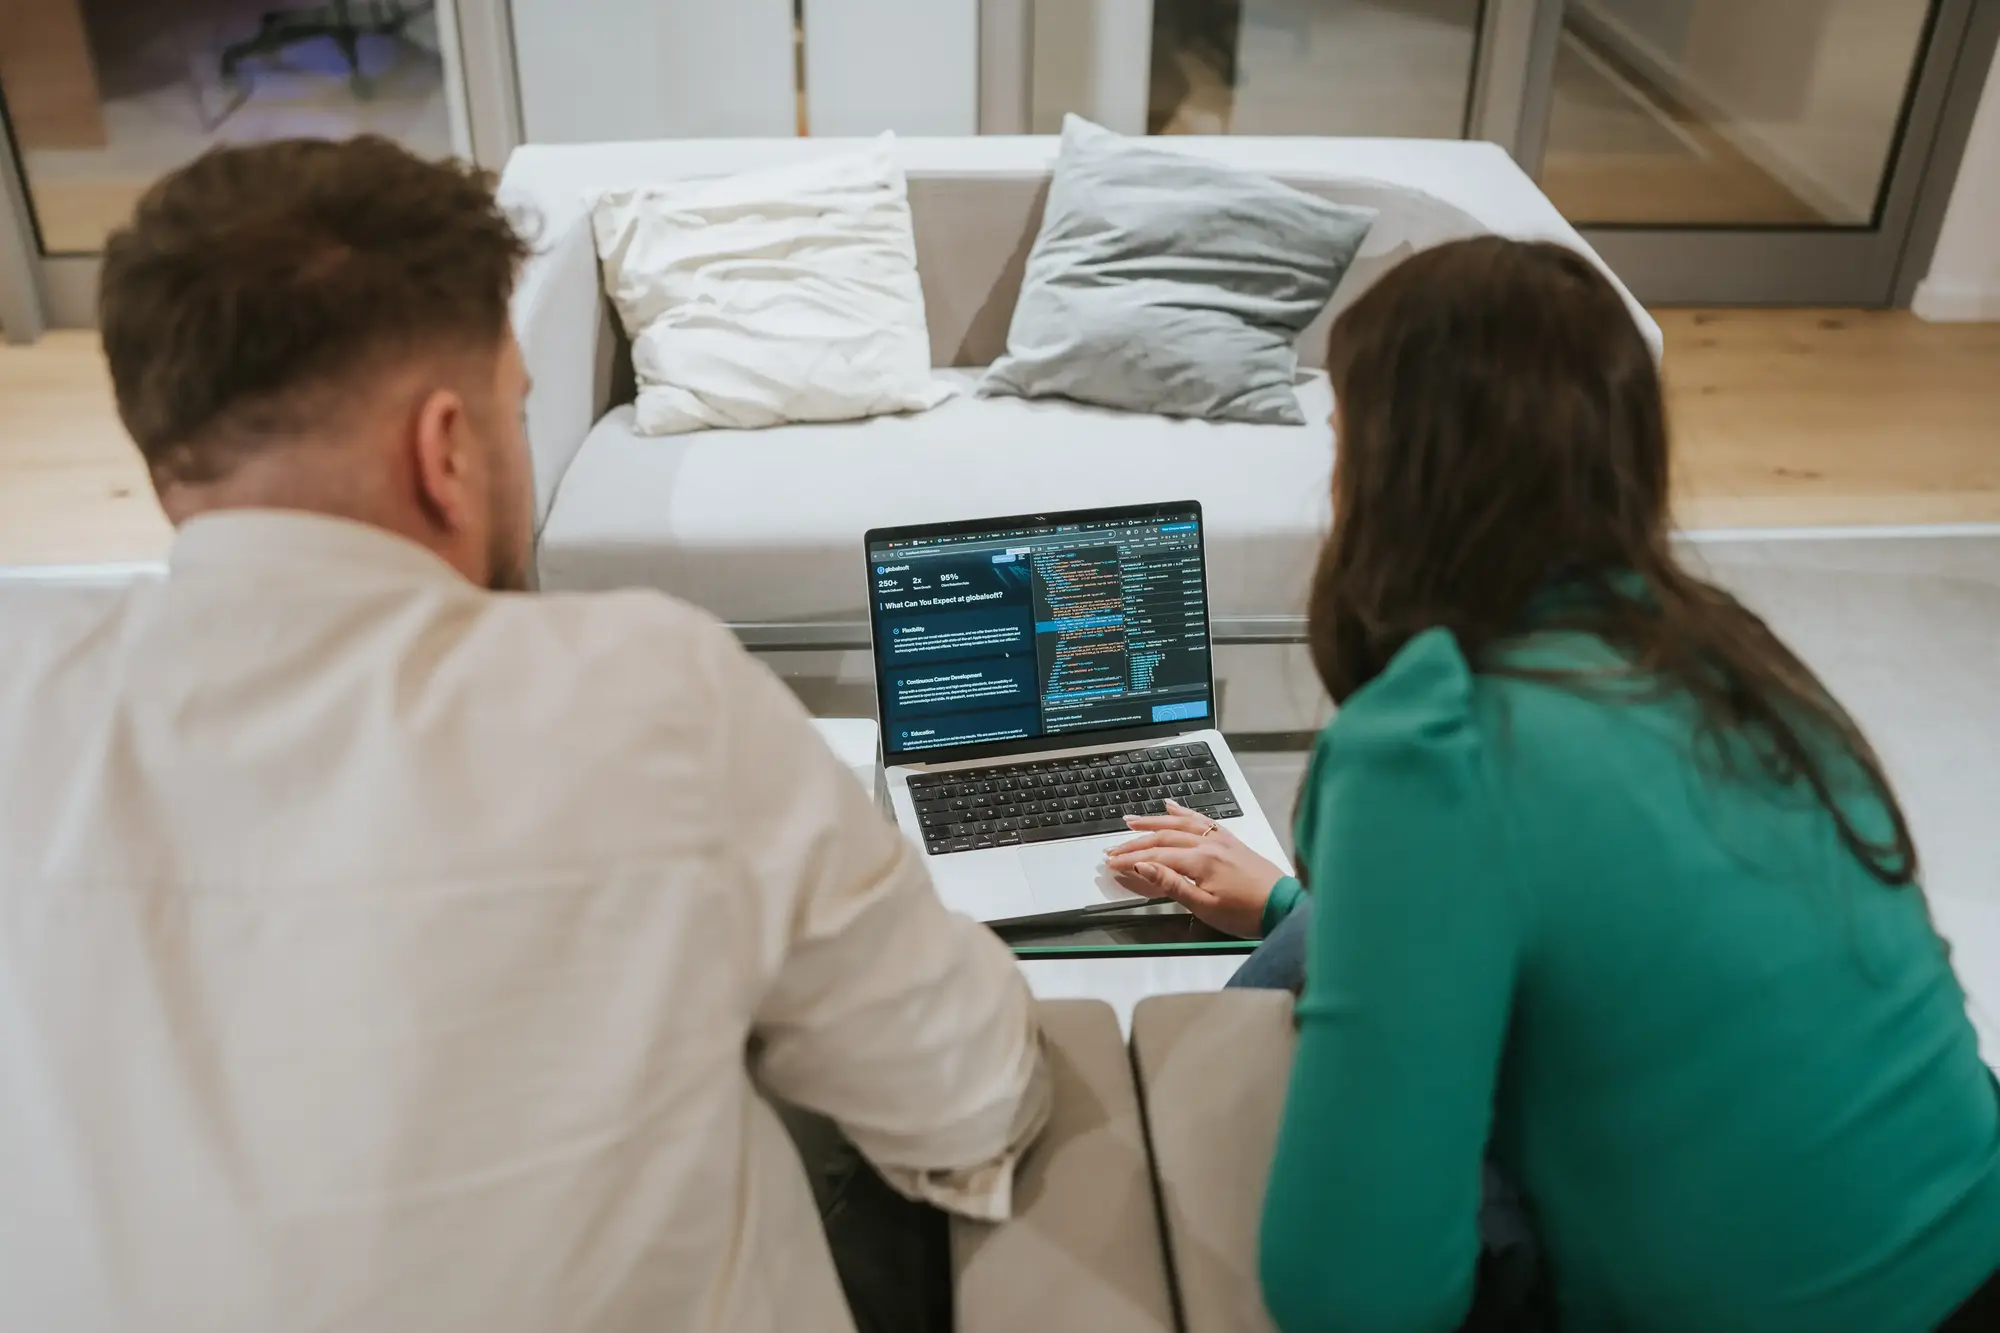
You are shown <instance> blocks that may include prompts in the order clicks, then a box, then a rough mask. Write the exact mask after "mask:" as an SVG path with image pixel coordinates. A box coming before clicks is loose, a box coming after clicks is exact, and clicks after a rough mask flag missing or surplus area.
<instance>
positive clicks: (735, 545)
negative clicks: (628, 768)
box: [538, 370, 1333, 624]
mask: <svg viewBox="0 0 2000 1333" xmlns="http://www.w3.org/2000/svg"><path fill="white" fill-rule="evenodd" d="M979 373H980V372H979V371H977V370H963V371H940V372H939V375H940V377H941V378H943V379H946V380H948V381H950V382H953V383H956V384H957V385H959V386H960V388H961V390H962V392H961V393H960V394H959V395H958V396H957V397H955V398H953V399H952V400H950V401H949V402H947V403H945V404H944V405H943V406H942V407H939V408H936V409H934V410H933V411H930V412H927V413H923V414H921V415H916V416H899V417H876V418H872V419H870V420H866V421H848V422H838V423H832V424H825V425H791V426H777V427H772V428H770V429H767V430H757V431H736V430H711V431H700V432H696V433H695V434H692V435H681V436H670V437H664V438H654V437H647V436H641V435H638V434H636V433H635V432H634V430H633V416H632V406H631V404H629V403H627V404H624V405H622V406H619V407H616V408H614V409H612V411H611V412H610V413H609V414H607V415H606V416H605V417H604V418H603V419H602V420H600V421H599V422H598V423H597V425H596V426H595V427H594V428H593V429H592V430H591V432H590V434H589V436H588V437H587V438H586V439H585V440H584V442H583V445H582V447H581V448H580V449H579V450H578V451H577V455H576V458H575V460H574V461H573V462H572V463H571V464H570V466H569V468H568V470H567V471H566V472H565V473H564V475H563V479H562V484H561V486H560V488H559V489H558V490H557V492H556V496H555V501H554V504H553V505H552V507H551V508H550V511H549V517H548V522H547V523H546V524H545V525H544V526H543V529H542V535H541V545H540V550H539V554H538V566H539V572H540V576H541V584H542V586H543V587H544V588H547V589H551V590H583V589H603V588H623V587H651V588H660V589H664V590H665V591H667V592H671V593H673V594H674V595H676V596H678V597H681V598H683V599H685V600H687V601H689V602H692V603H694V604H695V605H697V606H701V607H704V608H706V609H707V610H708V611H710V612H712V613H713V614H715V615H717V616H719V617H721V618H722V619H724V620H727V621H730V622H732V623H735V624H773V623H777V624H798V623H831V622H843V621H844V622H859V621H865V620H866V619H867V617H868V600H867V597H868V589H867V580H866V579H865V577H864V573H863V564H864V562H863V560H862V555H861V538H862V534H863V533H865V532H866V531H867V530H868V529H870V528H874V527H888V526H891V525H895V524H904V523H927V522H937V521H947V520H951V519H962V518H983V517H998V516H1003V515H1009V514H1027V513H1038V512H1046V511H1049V510H1058V509H1082V508H1088V507H1093V506H1098V505H1116V504H1141V503H1150V502H1156V501H1162V500H1186V499H1195V500H1199V501H1201V503H1202V506H1203V508H1204V511H1205V516H1206V519H1207V525H1208V531H1207V537H1208V557H1209V561H1208V581H1209V597H1210V605H1211V607H1212V608H1213V610H1214V613H1215V614H1216V615H1217V616H1218V617H1241V616H1288V615H1297V614H1299V613H1300V612H1301V610H1302V608H1303V606H1304V600H1305V593H1306V587H1307V583H1308V581H1309V579H1310V577H1311V572H1312V565H1313V560H1314V557H1315V555H1316V553H1317V551H1318V547H1319V543H1320V541H1321V539H1322V537H1323V536H1324V534H1325V531H1326V526H1327V522H1328V515H1329V510H1330V507H1331V501H1330V473H1331V468H1332V463H1333V432H1332V429H1331V427H1330V426H1329V424H1328V418H1329V416H1330V415H1331V413H1332V409H1333V397H1332V391H1331V389H1330V388H1329V387H1328V385H1327V381H1326V377H1325V376H1324V375H1321V374H1315V375H1311V376H1309V377H1304V378H1302V381H1301V383H1300V385H1299V403H1300V406H1301V407H1302V408H1303V409H1304V411H1305V416H1306V424H1305V425H1303V426H1264V425H1250V424H1246V423H1241V422H1209V421H1190V420H1172V419H1168V418H1165V417H1154V416H1142V415H1138V414H1133V413H1122V412H1112V411H1107V410H1104V409H1100V408H1092V407H1084V406H1080V405H1077V404H1072V403H1068V402H1063V401H1060V400H1048V399H1044V400H1039V401H1026V400H1022V399H1016V398H979V397H977V396H975V395H974V393H973V385H974V383H976V381H977V379H978V377H979Z"/></svg>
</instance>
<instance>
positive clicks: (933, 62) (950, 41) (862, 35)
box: [805, 0, 979, 135]
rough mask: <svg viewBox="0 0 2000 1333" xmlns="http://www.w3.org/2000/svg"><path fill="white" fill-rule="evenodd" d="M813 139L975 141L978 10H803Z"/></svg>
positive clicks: (974, 3) (958, 6)
mask: <svg viewBox="0 0 2000 1333" xmlns="http://www.w3.org/2000/svg"><path fill="white" fill-rule="evenodd" d="M805 16H806V22H805V29H806V121H807V125H808V127H809V128H810V131H811V132H812V133H813V134H816V135H820V134H825V135H864V134H880V133H881V132H882V131H883V130H894V131H895V132H896V133H898V134H977V133H978V132H979V0H806V6H805Z"/></svg>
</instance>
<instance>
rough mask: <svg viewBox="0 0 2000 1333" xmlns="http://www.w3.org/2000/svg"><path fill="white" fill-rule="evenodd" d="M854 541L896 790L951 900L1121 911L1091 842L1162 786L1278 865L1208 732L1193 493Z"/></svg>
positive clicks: (984, 910)
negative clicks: (862, 545) (864, 568)
mask: <svg viewBox="0 0 2000 1333" xmlns="http://www.w3.org/2000/svg"><path fill="white" fill-rule="evenodd" d="M866 543H867V554H868V574H869V583H870V586H871V588H872V590H873V595H872V598H871V605H872V614H871V623H872V628H873V633H874V655H875V698H876V708H877V713H878V715H879V717H880V719H881V725H882V750H883V761H884V763H885V765H886V767H887V772H888V782H889V795H890V799H891V801H892V803H893V805H894V808H895V812H896V822H897V823H898V824H899V825H900V826H901V827H902V829H903V830H904V832H905V833H907V834H908V835H909V836H910V838H911V839H912V840H913V841H915V842H916V843H917V844H918V845H919V846H921V847H922V848H923V850H924V855H925V857H926V858H927V859H928V862H929V865H930V871H931V876H932V878H933V879H934V880H935V882H936V884H937V887H938V892H939V894H940V895H941V896H942V897H943V898H944V900H945V902H946V903H947V904H949V905H950V906H952V907H954V908H956V909H957V910H959V911H962V912H965V913H966V914H968V915H970V916H973V917H976V918H977V919H979V920H981V921H989V922H994V923H996V924H998V923H1004V922H1013V921H1021V920H1026V919H1032V918H1038V917H1051V916H1060V915H1065V914H1070V913H1079V912H1093V911H1104V910H1109V909H1112V908H1116V907H1122V906H1136V905H1137V904H1139V903H1142V902H1144V901H1145V897H1144V895H1142V894H1140V893H1137V892H1134V891H1133V890H1132V889H1131V888H1128V887H1126V886H1124V885H1122V884H1120V883H1118V882H1117V881H1115V880H1114V879H1113V878H1112V876H1111V875H1110V873H1109V872H1108V871H1107V870H1106V868H1105V865H1104V851H1105V849H1106V848H1107V847H1109V846H1111V845H1113V844H1114V843H1117V842H1120V841H1122V840H1124V839H1125V838H1128V837H1131V836H1132V834H1131V833H1130V832H1129V831H1128V830H1127V828H1126V825H1125V821H1124V816H1125V815H1127V814H1138V813H1153V812H1158V811H1159V810H1161V809H1162V808H1163V801H1164V799H1165V798H1167V797H1172V798H1173V799H1175V800H1177V801H1179V802H1180V803H1181V804H1182V805H1186V806H1189V807H1192V808H1193V809H1196V810H1199V811H1201V812H1203V813H1204V814H1207V815H1209V816H1210V817H1212V818H1214V819H1216V820H1218V821H1220V822H1221V823H1223V824H1224V825H1226V826H1227V827H1228V828H1229V829H1230V830H1231V831H1232V832H1233V833H1235V834H1236V836H1237V837H1239V838H1241V839H1242V840H1243V841H1244V842H1245V843H1247V844H1249V845H1250V846H1251V847H1253V848H1255V849H1256V850H1257V851H1258V852H1260V853H1262V854H1263V855H1265V856H1267V857H1269V858H1270V859H1271V860H1273V861H1275V862H1277V863H1278V864H1279V865H1281V866H1282V865H1285V864H1286V863H1287V862H1286V858H1285V855H1284V851H1283V849H1282V848H1281V846H1280V845H1279V842H1278V838H1277V835H1276V833H1274V832H1273V831H1272V829H1271V826H1270V823H1269V821H1267V820H1266V819H1265V818H1264V814H1263V811H1261V810H1259V809H1258V808H1257V802H1256V800H1255V798H1254V797H1253V796H1252V795H1251V793H1250V787H1249V784H1248V783H1246V782H1245V781H1244V780H1243V771H1242V769H1241V768H1239V767H1238V766H1237V763H1236V759H1235V757H1234V756H1233V755H1231V754H1230V752H1229V746H1228V744H1227V743H1226V742H1224V740H1223V739H1222V733H1221V732H1219V731H1217V730H1215V712H1216V707H1215V666H1214V662H1213V658H1212V654H1211V652H1210V650H1209V618H1208V580H1207V574H1206V571H1205V568H1204V562H1203V547H1202V518H1201V506H1200V505H1199V504H1197V503H1195V502H1194V501H1192V500H1189V501H1181V502H1175V503H1171V504H1159V505H1143V506H1130V507H1124V508H1117V509H1086V510H1076V511H1072V512H1069V513H1059V514H1032V515H1024V516H1019V517H1014V518H996V519H984V520H976V521H972V522H960V523H937V524H925V525H919V526H914V527H900V528H881V529H876V530H875V531H872V532H870V533H869V534H868V536H867V538H866Z"/></svg>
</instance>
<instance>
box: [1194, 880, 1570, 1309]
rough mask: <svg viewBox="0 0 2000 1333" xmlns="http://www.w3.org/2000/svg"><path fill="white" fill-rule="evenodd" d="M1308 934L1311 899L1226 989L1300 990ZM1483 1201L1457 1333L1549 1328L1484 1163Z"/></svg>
mask: <svg viewBox="0 0 2000 1333" xmlns="http://www.w3.org/2000/svg"><path fill="white" fill-rule="evenodd" d="M1311 935H1312V899H1311V898H1302V899H1300V900H1299V905H1298V906H1297V907H1294V908H1293V909H1292V914H1291V915H1290V916H1288V917H1286V918H1285V919H1284V920H1283V921H1280V922H1279V923H1278V928H1277V929H1276V930H1274V931H1272V932H1271V933H1270V934H1269V935H1267V936H1265V937H1264V942H1263V943H1261V944H1259V945H1258V946H1257V948H1256V951H1255V952H1253V953H1252V954H1251V955H1250V956H1249V957H1248V958H1246V959H1244V960H1243V966H1241V967H1239V968H1237V969H1236V975H1234V976H1232V977H1231V978H1230V979H1229V981H1228V983H1227V985H1228V987H1230V988H1235V989H1247V990H1288V991H1291V992H1292V993H1293V994H1294V995H1296V994H1297V993H1298V992H1299V991H1301V990H1303V989H1304V988H1305V981H1306V940H1307V939H1309V938H1310V937H1311ZM1484 1187H1485V1197H1484V1199H1483V1200H1482V1201H1481V1203H1480V1205H1479V1280H1478V1286H1477V1288H1476V1290H1475V1293H1474V1295H1473V1300H1472V1312H1471V1314H1469V1315H1468V1316H1467V1317H1466V1320H1465V1323H1464V1324H1462V1325H1460V1331H1461V1333H1541V1330H1544V1329H1548V1328H1551V1327H1553V1323H1552V1321H1551V1320H1550V1318H1549V1316H1548V1314H1547V1313H1546V1306H1547V1291H1546V1286H1545V1284H1544V1283H1543V1281H1542V1271H1541V1251H1540V1246H1539V1245H1538V1243H1537V1242H1536V1240H1535V1232H1534V1228H1533V1227H1532V1226H1531V1225H1529V1221H1528V1214H1527V1211H1526V1210H1525V1209H1524V1208H1523V1207H1522V1204H1521V1196H1520V1195H1519V1194H1518V1193H1516V1192H1515V1190H1514V1187H1513V1185H1512V1184H1511V1183H1510V1182H1509V1181H1508V1180H1507V1178H1506V1177H1505V1176H1503V1175H1502V1174H1501V1173H1500V1172H1499V1170H1498V1169H1497V1168H1496V1167H1494V1165H1493V1164H1492V1163H1491V1162H1488V1163H1487V1164H1486V1173H1485V1180H1484Z"/></svg>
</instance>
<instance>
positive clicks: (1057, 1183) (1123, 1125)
mask: <svg viewBox="0 0 2000 1333" xmlns="http://www.w3.org/2000/svg"><path fill="white" fill-rule="evenodd" d="M1036 1012H1037V1016H1038V1017H1039V1018H1040V1020H1041V1024H1042V1035H1043V1040H1044V1042H1045V1043H1046V1049H1047V1051H1048V1058H1049V1069H1050V1073H1051V1075H1052V1078H1053V1092H1054V1102H1053V1109H1052V1111H1051V1113H1050V1116H1049V1123H1048V1127H1047V1128H1046V1129H1045V1130H1043V1131H1042V1136H1041V1138H1040V1139H1038V1140H1036V1143H1035V1146H1034V1147H1033V1148H1031V1149H1030V1150H1029V1151H1028V1154H1027V1156H1026V1157H1025V1158H1023V1160H1022V1162H1021V1165H1020V1168H1019V1172H1018V1174H1017V1176H1016V1177H1015V1183H1014V1217H1013V1220H1011V1221H1009V1222H1006V1223H1003V1224H1001V1225H999V1226H988V1225H985V1224H982V1223H978V1222H968V1221H964V1220H954V1222H953V1223H952V1233H951V1248H952V1266H953V1269H954V1274H955V1277H954V1286H955V1291H956V1304H957V1327H958V1333H1057V1331H1058V1330H1066V1329H1089V1330H1091V1331H1092V1333H1173V1330H1174V1314H1173V1298H1172V1295H1171V1293H1170V1292H1169V1289H1168V1286H1167V1270H1166V1261H1165V1258H1164V1256H1163V1254H1162V1252H1161V1248H1160V1229H1159V1215H1158V1212H1157V1211H1156V1209H1155V1206H1154V1200H1153V1183H1152V1173H1151V1170H1150V1168H1149V1165H1148V1162H1147V1157H1146V1140H1145V1132H1144V1129H1143V1127H1142V1126H1141V1125H1140V1122H1139V1103H1138V1098H1137V1095H1136V1093H1135V1092H1134V1090H1133V1085H1132V1066H1131V1062H1130V1060H1129V1059H1128V1058H1127V1055H1126V1050H1125V1042H1124V1039H1123V1038H1122V1037H1121V1036H1120V1034H1119V1031H1118V1019H1117V1016H1116V1015H1114V1014H1113V1013H1112V1011H1111V1006H1110V1005H1108V1004H1105V1003H1103V1002H1102V1001H1099V1000H1044V1001H1043V1002H1041V1003H1040V1004H1039V1005H1037V1006H1036Z"/></svg>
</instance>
